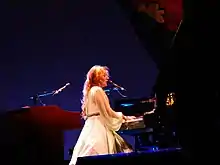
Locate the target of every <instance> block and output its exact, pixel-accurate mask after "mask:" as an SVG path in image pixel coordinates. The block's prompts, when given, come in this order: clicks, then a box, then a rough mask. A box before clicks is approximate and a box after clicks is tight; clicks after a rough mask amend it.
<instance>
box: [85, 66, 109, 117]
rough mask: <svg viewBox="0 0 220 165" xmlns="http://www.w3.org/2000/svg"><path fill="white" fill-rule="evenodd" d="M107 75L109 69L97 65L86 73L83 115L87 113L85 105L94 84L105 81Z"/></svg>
mask: <svg viewBox="0 0 220 165" xmlns="http://www.w3.org/2000/svg"><path fill="white" fill-rule="evenodd" d="M105 76H109V69H108V67H106V66H100V65H95V66H93V67H92V68H91V69H90V70H89V71H88V73H87V75H86V81H85V83H84V86H83V91H82V93H83V98H82V100H81V104H82V106H81V108H82V113H81V115H82V116H83V117H84V116H85V115H86V111H85V105H86V100H87V97H88V93H89V91H90V89H91V88H92V87H93V86H100V87H101V84H102V82H103V79H104V77H105Z"/></svg>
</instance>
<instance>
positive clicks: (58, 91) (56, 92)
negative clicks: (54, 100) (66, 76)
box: [53, 83, 70, 95]
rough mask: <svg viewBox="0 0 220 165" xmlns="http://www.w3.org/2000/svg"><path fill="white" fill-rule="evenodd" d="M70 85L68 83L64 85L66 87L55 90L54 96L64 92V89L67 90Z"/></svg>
mask: <svg viewBox="0 0 220 165" xmlns="http://www.w3.org/2000/svg"><path fill="white" fill-rule="evenodd" d="M69 85H70V83H66V85H64V86H63V87H61V88H60V89H58V90H55V92H54V93H53V95H56V94H58V93H60V92H62V90H64V89H65V88H66V87H67V86H69Z"/></svg>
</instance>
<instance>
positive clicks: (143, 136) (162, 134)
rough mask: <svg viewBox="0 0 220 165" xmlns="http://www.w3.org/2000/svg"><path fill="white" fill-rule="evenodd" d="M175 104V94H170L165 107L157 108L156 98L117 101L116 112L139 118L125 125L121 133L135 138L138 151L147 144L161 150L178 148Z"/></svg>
mask: <svg viewBox="0 0 220 165" xmlns="http://www.w3.org/2000/svg"><path fill="white" fill-rule="evenodd" d="M175 102H176V98H175V93H168V95H167V97H166V104H165V106H160V107H159V106H157V100H156V98H140V99H122V100H118V101H116V103H115V111H119V112H122V113H123V114H124V115H126V116H136V117H137V118H136V119H132V120H130V121H126V122H125V123H123V125H122V126H121V128H120V130H119V133H120V134H124V135H131V136H134V137H135V149H136V150H140V149H141V147H144V145H146V144H147V145H148V144H150V145H152V146H157V147H160V148H164V147H165V148H167V147H171V146H172V147H173V146H178V145H179V144H178V143H179V142H178V137H177V135H176V133H175V131H176V130H175V127H176V126H175V125H176V121H175V117H176V110H175V106H174V105H175ZM161 107H162V108H161ZM178 147H179V146H178Z"/></svg>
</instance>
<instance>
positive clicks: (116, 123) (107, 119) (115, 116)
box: [91, 87, 123, 131]
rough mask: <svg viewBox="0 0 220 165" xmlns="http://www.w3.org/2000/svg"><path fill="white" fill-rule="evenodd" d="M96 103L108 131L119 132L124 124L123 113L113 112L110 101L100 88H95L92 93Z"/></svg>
mask: <svg viewBox="0 0 220 165" xmlns="http://www.w3.org/2000/svg"><path fill="white" fill-rule="evenodd" d="M91 94H92V97H93V101H94V103H95V104H96V105H97V106H98V107H99V109H100V116H101V118H102V121H103V122H104V124H105V125H106V126H107V127H108V129H110V130H112V131H118V130H119V129H120V127H121V124H122V122H123V115H122V113H121V112H115V111H114V110H112V108H111V107H110V104H109V100H108V97H107V95H106V94H105V92H104V91H103V89H102V88H100V87H93V89H92V91H91Z"/></svg>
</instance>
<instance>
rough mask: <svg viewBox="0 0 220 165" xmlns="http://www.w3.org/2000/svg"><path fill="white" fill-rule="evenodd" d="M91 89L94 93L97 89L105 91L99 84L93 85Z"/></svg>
mask: <svg viewBox="0 0 220 165" xmlns="http://www.w3.org/2000/svg"><path fill="white" fill-rule="evenodd" d="M90 91H91V92H92V93H94V92H97V91H103V89H102V88H101V87H99V86H93V87H92V88H91V89H90Z"/></svg>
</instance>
